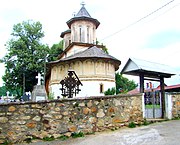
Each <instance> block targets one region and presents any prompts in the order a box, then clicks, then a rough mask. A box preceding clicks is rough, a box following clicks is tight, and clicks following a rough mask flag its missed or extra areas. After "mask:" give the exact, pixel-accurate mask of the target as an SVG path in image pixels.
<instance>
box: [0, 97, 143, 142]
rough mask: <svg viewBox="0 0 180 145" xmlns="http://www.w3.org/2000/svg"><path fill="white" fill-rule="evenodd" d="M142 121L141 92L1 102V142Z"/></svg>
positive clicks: (111, 127) (118, 126)
mask: <svg viewBox="0 0 180 145" xmlns="http://www.w3.org/2000/svg"><path fill="white" fill-rule="evenodd" d="M142 120H143V112H142V94H138V95H136V96H131V95H123V96H107V97H89V98H79V99H77V98H76V99H64V100H52V101H43V102H26V103H10V104H0V143H2V142H3V141H4V140H9V141H11V142H22V141H23V140H25V139H26V138H28V137H37V138H43V137H48V136H54V137H55V138H56V137H59V136H61V135H68V136H70V135H71V133H73V132H80V131H81V132H84V133H92V132H97V131H103V130H105V129H115V128H120V127H121V126H124V125H127V124H128V122H132V121H133V122H141V121H142Z"/></svg>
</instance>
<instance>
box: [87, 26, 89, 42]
mask: <svg viewBox="0 0 180 145" xmlns="http://www.w3.org/2000/svg"><path fill="white" fill-rule="evenodd" d="M87 43H89V26H87Z"/></svg>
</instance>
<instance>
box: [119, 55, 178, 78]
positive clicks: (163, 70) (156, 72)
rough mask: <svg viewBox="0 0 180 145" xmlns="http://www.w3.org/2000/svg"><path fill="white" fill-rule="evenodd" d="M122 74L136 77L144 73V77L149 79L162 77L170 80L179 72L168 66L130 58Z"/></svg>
mask: <svg viewBox="0 0 180 145" xmlns="http://www.w3.org/2000/svg"><path fill="white" fill-rule="evenodd" d="M121 73H122V74H128V75H134V76H139V75H140V73H141V74H142V73H143V75H144V77H149V78H159V77H160V76H162V77H164V78H170V77H171V76H172V75H175V74H176V73H177V72H176V71H175V70H174V69H173V68H172V67H170V66H168V65H164V64H159V63H154V62H150V61H146V60H140V59H135V58H129V60H128V61H127V63H126V64H125V66H124V68H123V69H122V71H121Z"/></svg>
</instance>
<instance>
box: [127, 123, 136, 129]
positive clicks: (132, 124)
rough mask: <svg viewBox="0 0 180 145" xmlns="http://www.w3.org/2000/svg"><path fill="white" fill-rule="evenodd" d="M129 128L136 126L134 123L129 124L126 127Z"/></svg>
mask: <svg viewBox="0 0 180 145" xmlns="http://www.w3.org/2000/svg"><path fill="white" fill-rule="evenodd" d="M128 127H129V128H135V127H136V124H135V123H134V122H130V123H129V125H128Z"/></svg>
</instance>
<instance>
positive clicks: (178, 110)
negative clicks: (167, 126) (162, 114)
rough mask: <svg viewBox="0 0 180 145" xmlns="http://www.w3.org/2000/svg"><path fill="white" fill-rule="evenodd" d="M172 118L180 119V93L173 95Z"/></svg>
mask: <svg viewBox="0 0 180 145" xmlns="http://www.w3.org/2000/svg"><path fill="white" fill-rule="evenodd" d="M172 103H173V104H172V105H173V106H172V117H173V118H177V117H180V93H174V94H172Z"/></svg>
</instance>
